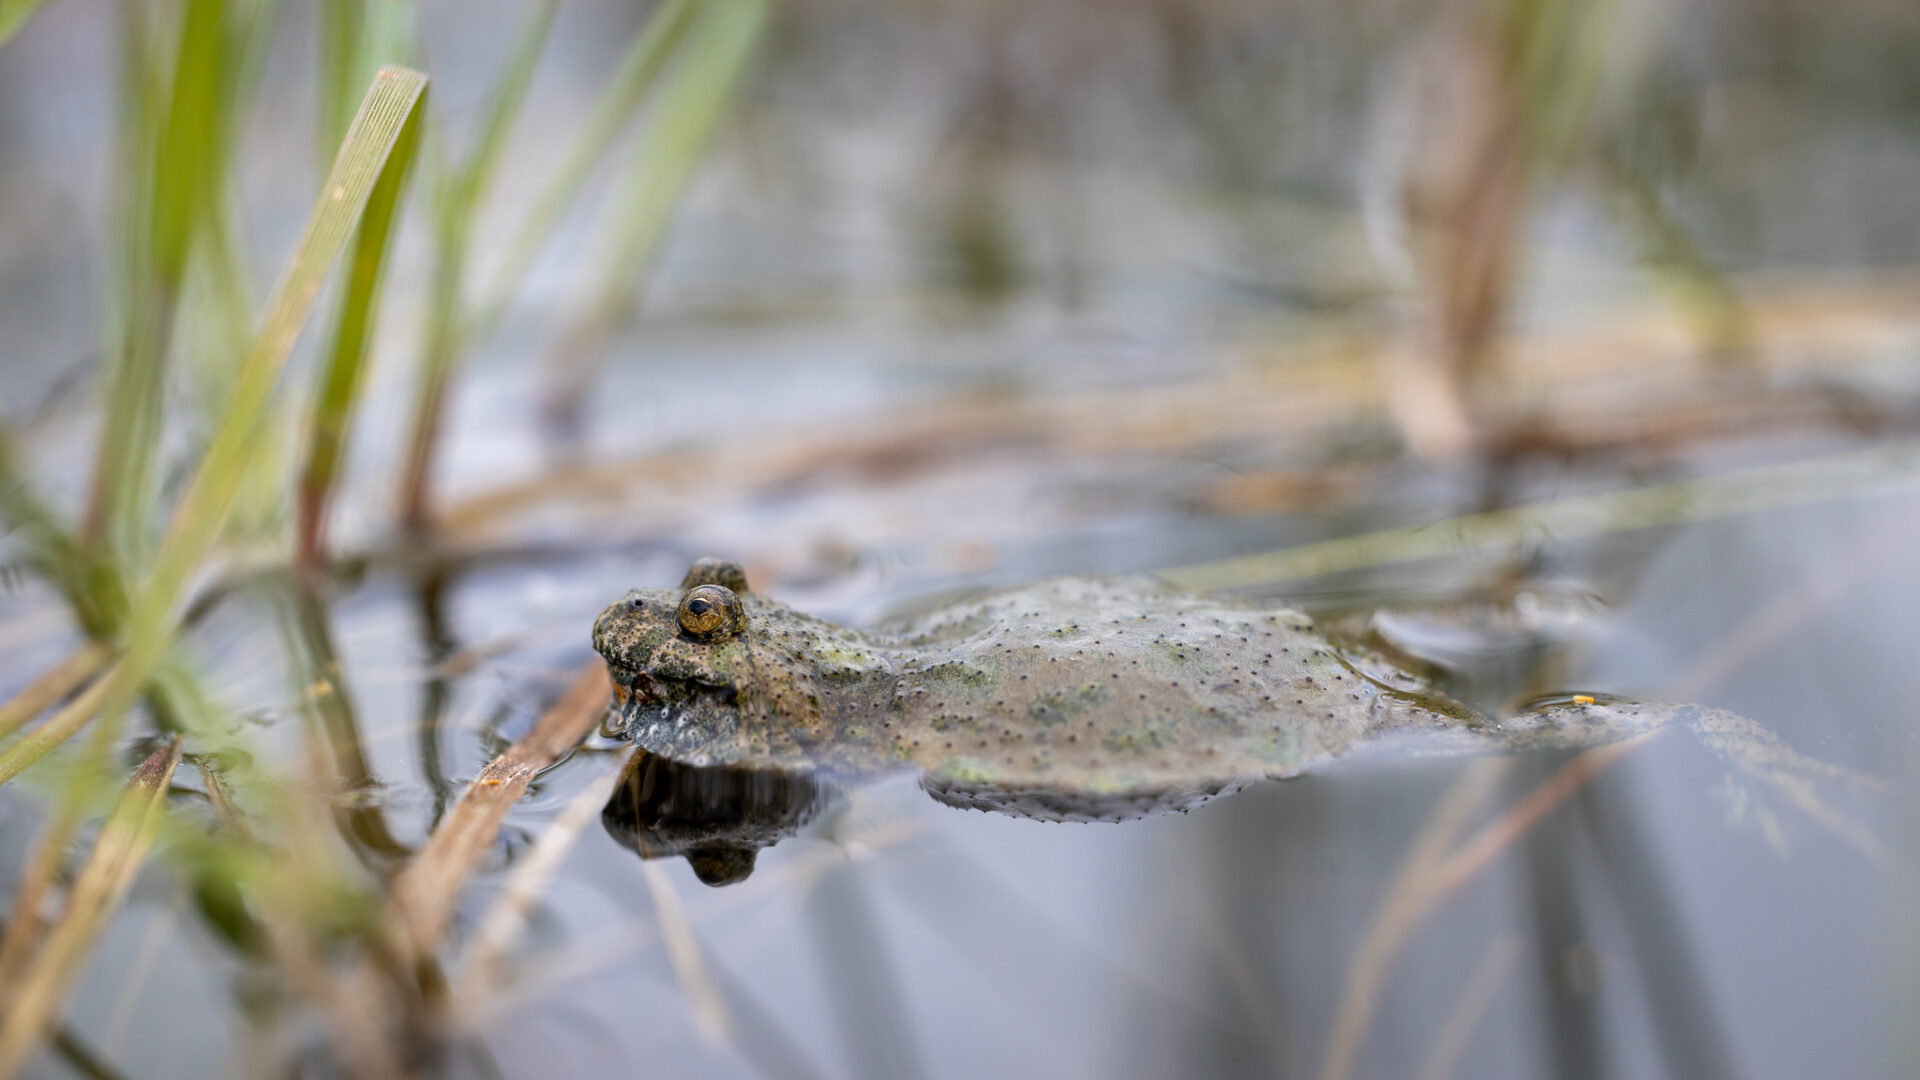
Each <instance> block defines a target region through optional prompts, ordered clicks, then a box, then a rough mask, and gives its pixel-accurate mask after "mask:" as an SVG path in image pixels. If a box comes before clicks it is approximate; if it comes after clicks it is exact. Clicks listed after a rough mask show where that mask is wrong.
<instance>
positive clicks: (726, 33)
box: [553, 0, 768, 413]
mask: <svg viewBox="0 0 1920 1080" xmlns="http://www.w3.org/2000/svg"><path fill="white" fill-rule="evenodd" d="M767 10H768V4H767V0H711V2H709V3H708V4H706V5H704V6H703V7H702V8H701V11H700V18H699V23H698V25H697V27H696V28H695V29H694V30H693V31H692V36H691V37H690V38H689V40H688V42H687V45H686V48H685V49H684V50H683V52H684V54H685V55H683V56H682V57H681V58H680V59H679V60H677V61H676V62H675V65H674V71H673V77H672V79H671V80H670V81H669V82H668V83H667V85H666V86H665V87H664V88H663V89H662V90H661V93H660V101H659V103H658V105H657V106H655V109H654V113H653V116H652V118H651V122H650V123H649V124H648V126H647V129H646V132H645V134H644V135H643V136H642V137H641V139H640V141H639V143H638V145H636V146H635V147H634V149H633V154H632V156H631V157H630V158H629V159H628V161H627V167H626V172H625V174H624V175H623V176H622V178H621V180H620V181H619V183H618V184H617V185H616V186H615V192H616V194H615V196H614V198H615V199H616V205H615V211H614V213H613V215H612V218H613V220H612V223H611V225H610V227H609V229H608V232H609V234H610V235H611V237H612V245H611V250H610V251H609V252H608V253H607V256H606V266H605V268H604V270H603V271H602V272H601V274H600V278H599V283H598V288H597V290H596V291H595V293H594V295H593V297H592V299H590V300H589V301H588V303H587V305H586V307H585V308H584V309H583V310H582V311H581V312H580V313H579V314H578V315H577V316H575V318H574V320H573V321H572V324H571V325H570V326H569V327H568V329H567V331H566V332H565V333H564V334H563V335H562V340H561V344H560V346H559V348H558V349H557V350H556V351H555V352H554V354H553V364H554V365H555V371H554V377H555V380H556V391H557V397H558V400H557V402H556V404H558V405H559V407H560V408H561V410H562V411H563V412H568V413H571V412H572V411H574V410H575V409H577V406H578V404H579V399H580V397H581V396H582V395H583V394H584V393H585V390H586V387H587V386H588V384H589V382H590V380H591V372H592V369H593V367H594V358H595V356H596V355H597V353H598V343H599V342H600V340H601V339H602V338H603V337H604V336H605V334H606V333H607V332H608V331H609V330H610V329H611V328H612V327H613V326H614V324H616V323H617V322H618V321H619V320H620V319H622V318H624V317H625V315H626V313H627V311H628V309H629V308H630V307H631V306H632V304H633V302H634V295H635V294H636V293H637V292H638V291H639V289H640V285H641V282H642V280H643V279H644V277H645V276H646V271H647V268H648V266H650V265H651V263H652V259H653V253H654V250H655V248H656V247H658V245H659V241H660V236H661V234H662V233H663V232H664V231H665V229H666V225H667V221H668V220H669V218H670V217H671V216H672V213H673V209H674V207H675V206H677V205H678V204H679V202H680V196H681V193H682V192H684V191H685V190H686V186H687V181H688V180H689V179H690V178H691V177H692V175H693V168H694V166H695V165H696V164H697V163H698V162H699V160H700V158H701V155H702V153H703V151H705V149H706V146H707V141H708V139H709V138H710V137H711V136H712V134H713V129H714V127H715V126H716V125H717V124H718V122H719V119H720V115H721V113H722V111H723V109H724V108H725V106H726V104H727V102H728V101H729V100H731V99H732V96H733V87H734V85H735V84H736V83H737V82H738V81H739V77H740V73H741V71H742V70H743V69H744V68H745V67H746V62H747V58H748V56H749V55H750V54H751V53H752V49H753V44H754V42H755V41H757V40H758V39H759V36H760V28H761V27H762V25H764V24H765V22H766V17H767Z"/></svg>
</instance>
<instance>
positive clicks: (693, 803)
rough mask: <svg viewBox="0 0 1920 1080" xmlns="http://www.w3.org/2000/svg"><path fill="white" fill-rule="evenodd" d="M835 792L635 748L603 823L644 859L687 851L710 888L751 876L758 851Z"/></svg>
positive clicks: (797, 776) (786, 776)
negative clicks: (698, 763) (693, 762)
mask: <svg viewBox="0 0 1920 1080" xmlns="http://www.w3.org/2000/svg"><path fill="white" fill-rule="evenodd" d="M829 795H830V789H829V788H827V787H825V786H824V785H823V783H822V782H821V781H818V780H816V779H814V778H813V777H812V776H810V775H808V774H806V773H803V772H796V771H791V770H774V769H741V768H733V767H729V766H724V765H710V766H698V765H683V764H681V763H679V762H676V761H672V760H669V759H667V758H664V757H661V756H659V755H657V754H649V753H647V752H646V751H645V750H636V751H634V753H633V756H632V757H630V758H628V759H627V763H626V765H625V766H624V767H623V768H622V770H621V773H620V783H619V786H618V787H617V788H615V789H614V792H613V796H612V797H611V798H609V799H608V800H607V807H606V809H605V810H604V811H602V812H601V815H600V820H601V821H602V822H603V823H604V824H605V825H606V827H607V832H609V833H611V834H612V835H613V837H614V839H616V840H618V841H619V842H620V843H622V844H624V845H625V846H627V847H629V848H632V849H633V851H634V852H635V853H636V854H638V855H639V856H640V857H641V858H643V859H664V858H670V857H672V856H675V855H680V856H684V857H685V858H686V860H687V865H689V866H691V867H692V868H693V872H694V875H695V876H697V877H698V878H699V879H700V880H701V881H704V882H706V883H707V884H708V885H731V884H734V883H735V882H739V881H744V880H746V878H747V876H748V875H749V874H751V873H753V864H754V860H755V859H756V858H757V857H758V855H759V854H760V849H762V848H765V847H768V846H770V845H772V844H776V843H778V842H779V841H781V840H783V839H785V838H787V837H789V836H792V835H793V834H795V833H797V832H799V831H800V829H801V827H802V826H804V825H805V824H806V823H807V822H808V821H811V820H812V819H813V817H814V816H815V815H816V814H817V813H818V812H819V811H820V810H821V809H822V808H823V807H824V806H825V804H826V802H827V800H828V798H829Z"/></svg>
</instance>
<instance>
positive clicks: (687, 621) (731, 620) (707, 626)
mask: <svg viewBox="0 0 1920 1080" xmlns="http://www.w3.org/2000/svg"><path fill="white" fill-rule="evenodd" d="M746 621H747V617H746V613H745V612H744V611H742V610H741V608H740V598H739V597H737V596H735V595H733V590H732V589H729V588H727V587H726V586H725V585H699V586H695V587H694V588H692V589H689V590H687V595H686V596H684V597H682V598H681V600H680V629H682V630H685V631H686V632H687V633H689V634H692V635H693V636H694V637H697V638H705V639H707V640H714V639H718V638H726V637H732V636H733V635H734V634H737V633H739V632H740V627H741V626H742V625H743V624H745V622H746Z"/></svg>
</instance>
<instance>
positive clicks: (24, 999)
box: [0, 736, 180, 1077]
mask: <svg viewBox="0 0 1920 1080" xmlns="http://www.w3.org/2000/svg"><path fill="white" fill-rule="evenodd" d="M179 763H180V740H179V738H178V737H177V736H176V737H175V738H174V740H173V741H172V742H170V743H169V744H167V746H166V747H164V748H162V749H160V750H156V751H154V753H153V754H152V756H150V757H148V758H147V760H146V761H145V762H144V763H142V764H141V766H140V768H139V769H138V770H137V771H135V772H134V774H133V779H132V780H131V781H129V782H128V783H127V788H126V791H125V793H124V794H123V795H122V796H121V798H120V803H119V805H117V806H116V807H114V810H113V813H112V815H111V816H109V817H108V818H107V823H106V825H105V826H103V827H102V828H101V830H100V838H99V839H98V840H96V841H95V842H94V845H93V853H92V854H91V855H90V856H89V857H88V858H87V863H86V865H85V866H84V867H82V868H81V870H80V875H79V877H77V878H75V879H74V882H73V887H72V889H70V890H69V891H68V893H67V903H66V908H65V910H64V911H62V912H61V914H60V918H59V919H58V920H57V921H56V922H55V923H54V924H53V926H52V927H51V928H49V930H48V931H47V935H46V939H45V942H44V944H43V945H42V946H41V948H40V953H39V955H38V956H36V957H35V958H34V960H33V962H32V963H31V964H30V965H28V967H27V969H26V971H25V972H24V974H23V976H22V978H21V980H20V982H19V983H18V984H17V985H15V986H14V987H12V988H11V993H10V995H9V997H8V1003H7V1009H6V1016H5V1018H4V1019H0V1077H4V1076H12V1075H13V1074H15V1073H17V1072H18V1071H19V1070H20V1067H21V1065H23V1064H24V1063H25V1062H26V1060H27V1058H28V1056H29V1055H31V1054H32V1053H33V1051H34V1049H35V1048H36V1047H37V1046H39V1044H40V1042H41V1040H42V1039H43V1038H45V1037H46V1035H47V1034H48V1028H49V1025H50V1024H51V1023H52V1022H53V1021H55V1020H57V1019H58V1016H59V1012H60V1009H61V1007H62V1006H63V1005H64V1004H65V1002H66V998H67V994H68V992H69V991H70V990H71V989H72V988H73V983H74V980H75V979H77V978H78V977H79V974H80V969H81V967H82V965H83V964H84V962H85V960H86V956H87V953H88V952H89V951H91V950H92V948H93V944H94V940H95V939H96V938H97V937H98V936H99V933H100V930H101V929H102V928H103V927H104V926H105V925H106V923H107V920H108V918H109V917H111V916H112V914H113V912H114V910H115V909H117V908H118V907H119V906H120V901H121V900H122V899H123V898H124V897H125V896H126V893H127V888H128V887H129V886H131V885H132V884H133V877H134V874H135V873H136V872H138V870H139V869H140V864H141V863H142V862H144V861H145V860H146V857H147V850H148V849H149V848H150V847H151V846H152V844H153V834H154V830H155V829H156V828H158V827H159V824H160V818H161V816H162V815H163V814H164V813H165V810H166V799H167V783H168V781H169V780H170V779H172V777H173V769H174V766H176V765H178V764H179Z"/></svg>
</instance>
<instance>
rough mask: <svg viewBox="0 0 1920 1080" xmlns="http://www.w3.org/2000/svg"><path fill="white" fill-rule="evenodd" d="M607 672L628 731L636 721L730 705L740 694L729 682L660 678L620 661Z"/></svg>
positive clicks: (608, 668)
mask: <svg viewBox="0 0 1920 1080" xmlns="http://www.w3.org/2000/svg"><path fill="white" fill-rule="evenodd" d="M607 674H608V675H609V676H611V678H612V682H613V699H614V707H615V709H616V711H617V712H618V713H619V714H620V720H621V723H622V726H623V727H625V728H626V729H627V730H629V731H632V730H635V727H634V725H635V722H636V721H648V722H658V721H661V720H667V721H673V720H677V719H679V718H680V717H682V716H684V715H686V714H687V713H689V712H695V711H701V710H702V709H703V707H714V706H720V707H731V706H732V705H733V704H734V703H735V702H736V701H737V700H738V696H739V695H738V692H737V691H736V690H735V689H734V688H733V687H732V686H730V685H720V684H717V683H706V682H701V681H699V680H698V679H674V678H667V679H663V678H659V677H657V676H655V675H653V674H651V673H649V672H645V671H640V670H638V669H635V668H629V667H626V666H624V665H620V664H608V665H607Z"/></svg>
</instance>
